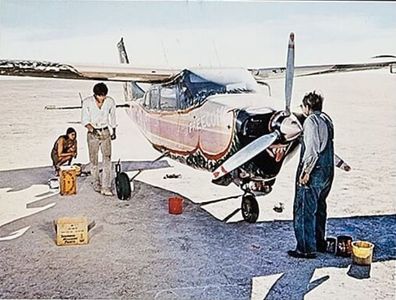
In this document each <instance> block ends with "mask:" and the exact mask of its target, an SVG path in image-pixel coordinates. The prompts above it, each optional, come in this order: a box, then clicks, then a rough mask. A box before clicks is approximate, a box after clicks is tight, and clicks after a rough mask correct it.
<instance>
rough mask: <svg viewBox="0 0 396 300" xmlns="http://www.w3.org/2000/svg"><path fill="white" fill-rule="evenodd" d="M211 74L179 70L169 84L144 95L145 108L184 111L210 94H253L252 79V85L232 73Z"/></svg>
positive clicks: (199, 103)
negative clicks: (177, 74)
mask: <svg viewBox="0 0 396 300" xmlns="http://www.w3.org/2000/svg"><path fill="white" fill-rule="evenodd" d="M211 71H212V74H210V73H209V72H206V73H205V72H202V70H200V72H198V73H200V75H198V74H196V73H195V72H192V71H190V70H184V71H182V72H181V73H180V76H178V77H177V78H176V79H175V80H173V81H172V82H170V83H168V84H166V85H155V86H154V87H153V88H151V91H148V93H146V97H145V101H144V105H145V106H146V107H148V108H150V109H153V110H165V111H174V110H183V109H188V108H191V107H195V106H199V105H201V104H202V103H203V102H204V101H205V100H206V99H207V98H208V97H209V96H212V95H218V94H229V93H232V94H235V93H252V92H255V88H254V87H255V86H254V84H255V83H256V82H255V81H254V79H253V81H254V83H251V82H249V81H248V80H246V76H245V75H244V74H242V75H244V76H245V77H243V76H241V75H240V74H238V73H237V72H234V73H233V74H232V76H229V73H227V74H224V73H219V72H217V73H214V72H213V70H211ZM213 74H214V75H213ZM235 74H237V75H235ZM201 75H205V76H207V77H204V76H201ZM207 78H210V79H213V80H216V82H215V81H213V80H209V79H207ZM248 79H249V78H248Z"/></svg>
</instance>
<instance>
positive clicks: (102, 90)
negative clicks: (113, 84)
mask: <svg viewBox="0 0 396 300" xmlns="http://www.w3.org/2000/svg"><path fill="white" fill-rule="evenodd" d="M108 91H109V90H108V88H107V86H106V85H105V84H104V83H103V82H100V83H97V84H95V86H94V87H93V92H94V95H96V96H107V92H108Z"/></svg>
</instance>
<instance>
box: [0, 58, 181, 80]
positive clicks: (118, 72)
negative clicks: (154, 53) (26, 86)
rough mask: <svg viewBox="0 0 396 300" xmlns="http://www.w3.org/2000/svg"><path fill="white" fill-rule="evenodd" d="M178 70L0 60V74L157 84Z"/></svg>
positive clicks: (172, 75) (170, 77) (178, 71)
mask: <svg viewBox="0 0 396 300" xmlns="http://www.w3.org/2000/svg"><path fill="white" fill-rule="evenodd" d="M180 71H181V70H178V69H153V68H137V67H132V66H130V65H114V66H113V65H110V66H109V65H78V64H62V63H54V62H47V61H34V60H0V75H3V76H29V77H45V78H62V79H83V80H84V79H85V80H109V81H121V82H125V81H136V82H144V83H160V82H166V81H169V80H170V79H172V78H173V77H174V76H175V75H177V74H178V73H180Z"/></svg>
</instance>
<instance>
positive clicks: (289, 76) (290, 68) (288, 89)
mask: <svg viewBox="0 0 396 300" xmlns="http://www.w3.org/2000/svg"><path fill="white" fill-rule="evenodd" d="M293 78H294V33H293V32H292V33H290V37H289V46H288V49H287V65H286V79H285V102H286V105H285V111H286V114H287V115H290V103H291V96H292V89H293Z"/></svg>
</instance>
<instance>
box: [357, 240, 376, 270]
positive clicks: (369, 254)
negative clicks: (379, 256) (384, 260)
mask: <svg viewBox="0 0 396 300" xmlns="http://www.w3.org/2000/svg"><path fill="white" fill-rule="evenodd" d="M373 249H374V244H372V243H370V242H366V241H355V242H352V261H353V262H354V263H355V264H357V265H370V264H371V262H372V261H373Z"/></svg>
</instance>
